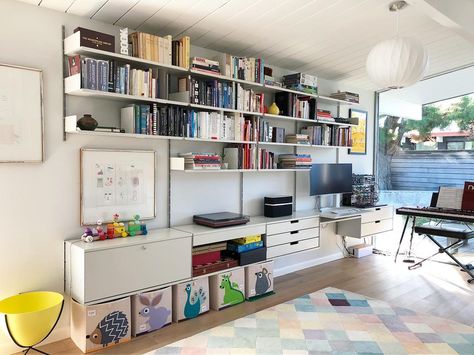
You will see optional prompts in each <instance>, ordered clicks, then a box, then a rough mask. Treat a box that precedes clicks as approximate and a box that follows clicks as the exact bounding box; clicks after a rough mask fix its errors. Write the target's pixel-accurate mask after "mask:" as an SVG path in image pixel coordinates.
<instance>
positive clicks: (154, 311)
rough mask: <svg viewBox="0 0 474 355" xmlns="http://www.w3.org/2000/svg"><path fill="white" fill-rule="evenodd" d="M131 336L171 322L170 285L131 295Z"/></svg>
mask: <svg viewBox="0 0 474 355" xmlns="http://www.w3.org/2000/svg"><path fill="white" fill-rule="evenodd" d="M131 302H132V336H137V335H138V334H141V333H145V332H151V331H153V330H157V329H160V328H163V327H164V326H165V325H168V324H170V323H171V318H172V317H171V311H172V293H171V286H169V287H166V288H163V289H160V290H156V291H150V292H145V293H141V294H138V295H133V296H132V297H131Z"/></svg>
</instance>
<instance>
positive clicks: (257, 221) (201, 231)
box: [172, 216, 267, 235]
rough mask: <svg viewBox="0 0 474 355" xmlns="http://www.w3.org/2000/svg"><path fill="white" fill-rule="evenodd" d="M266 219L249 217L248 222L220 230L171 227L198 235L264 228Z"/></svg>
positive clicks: (187, 226)
mask: <svg viewBox="0 0 474 355" xmlns="http://www.w3.org/2000/svg"><path fill="white" fill-rule="evenodd" d="M266 223H267V222H266V217H260V216H257V217H250V221H249V222H248V223H245V224H238V225H235V226H229V227H221V228H212V227H207V226H202V225H199V224H186V225H183V226H174V227H172V228H173V229H176V230H179V231H183V232H186V233H191V234H193V235H198V234H207V233H222V232H225V231H227V230H229V229H230V230H237V229H240V228H248V227H258V226H262V225H263V226H265V225H266Z"/></svg>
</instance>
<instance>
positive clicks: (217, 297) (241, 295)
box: [209, 268, 245, 310]
mask: <svg viewBox="0 0 474 355" xmlns="http://www.w3.org/2000/svg"><path fill="white" fill-rule="evenodd" d="M209 289H210V291H209V292H210V294H211V300H210V301H211V308H212V309H214V310H219V309H222V308H224V307H228V306H233V305H235V304H239V303H242V302H244V301H245V271H244V268H238V269H235V270H232V271H229V272H223V273H220V274H217V275H212V276H210V277H209Z"/></svg>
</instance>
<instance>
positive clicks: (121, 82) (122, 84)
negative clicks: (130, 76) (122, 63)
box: [119, 67, 125, 94]
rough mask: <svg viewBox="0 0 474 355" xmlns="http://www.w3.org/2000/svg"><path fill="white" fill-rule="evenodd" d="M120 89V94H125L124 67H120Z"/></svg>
mask: <svg viewBox="0 0 474 355" xmlns="http://www.w3.org/2000/svg"><path fill="white" fill-rule="evenodd" d="M119 82H120V90H119V92H120V93H121V94H125V67H120V80H119Z"/></svg>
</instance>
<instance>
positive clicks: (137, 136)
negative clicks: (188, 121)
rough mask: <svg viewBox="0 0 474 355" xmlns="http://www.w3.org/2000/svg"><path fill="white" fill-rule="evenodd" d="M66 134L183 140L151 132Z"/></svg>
mask: <svg viewBox="0 0 474 355" xmlns="http://www.w3.org/2000/svg"><path fill="white" fill-rule="evenodd" d="M66 133H67V134H73V135H80V136H92V137H120V138H136V139H165V140H169V139H171V140H183V139H184V138H183V137H171V136H155V135H151V134H136V133H118V132H96V131H68V132H66Z"/></svg>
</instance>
